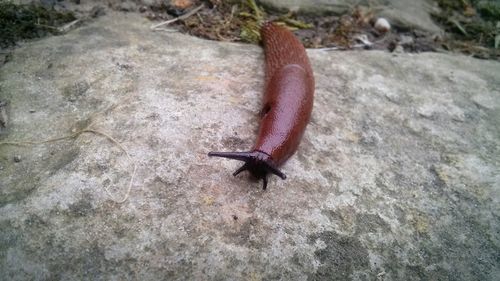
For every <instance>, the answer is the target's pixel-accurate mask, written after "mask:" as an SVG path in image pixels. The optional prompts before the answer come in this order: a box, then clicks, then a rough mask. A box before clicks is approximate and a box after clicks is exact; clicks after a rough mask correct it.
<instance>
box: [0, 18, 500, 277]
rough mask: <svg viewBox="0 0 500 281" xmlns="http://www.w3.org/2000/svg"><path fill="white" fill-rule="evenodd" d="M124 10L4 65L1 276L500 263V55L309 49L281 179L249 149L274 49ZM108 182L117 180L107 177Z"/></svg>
mask: <svg viewBox="0 0 500 281" xmlns="http://www.w3.org/2000/svg"><path fill="white" fill-rule="evenodd" d="M148 27H149V23H148V22H147V21H146V20H144V19H142V18H140V17H139V16H134V15H131V14H113V13H111V14H109V15H107V16H106V17H103V18H101V19H99V20H98V21H96V22H95V23H92V24H89V25H88V26H85V27H82V28H80V29H78V30H75V31H73V32H71V33H70V34H67V35H65V36H60V37H52V38H47V39H44V40H40V41H38V42H32V43H30V44H27V45H25V46H24V47H21V48H19V49H17V50H16V51H15V53H14V54H13V56H12V60H11V61H10V62H9V63H7V64H6V65H4V66H3V67H2V68H1V69H0V99H1V100H5V101H7V102H8V110H7V113H8V118H9V122H8V127H7V131H5V132H4V133H3V134H2V136H1V138H2V139H1V140H0V141H7V140H21V139H38V140H42V139H47V138H51V137H56V136H60V135H65V134H69V133H70V132H71V129H75V130H77V129H78V128H83V127H85V126H87V125H89V124H90V123H92V124H93V125H92V128H95V129H98V130H99V131H102V132H106V133H108V134H109V135H111V136H113V137H114V138H115V139H117V140H118V141H120V142H121V143H122V144H123V145H124V146H125V147H126V148H127V150H128V151H129V153H130V155H131V157H132V158H133V160H134V161H135V162H136V163H137V167H138V169H137V175H136V178H135V180H134V183H133V186H132V190H131V193H130V198H129V200H128V201H126V202H125V203H123V204H117V203H114V202H113V201H112V200H111V199H121V198H122V196H123V195H124V194H125V192H126V187H127V184H128V180H129V178H130V172H131V169H132V163H130V162H129V161H128V159H127V158H126V156H125V155H124V153H123V152H122V151H121V150H120V149H119V148H118V147H116V146H115V145H113V143H111V142H110V141H109V140H108V139H106V138H104V137H102V136H98V135H95V134H91V133H85V134H82V135H79V136H78V137H77V138H75V139H73V140H64V141H60V142H52V143H47V144H44V145H37V146H34V147H14V146H0V166H1V168H0V179H1V182H0V272H2V274H1V275H0V276H1V277H0V279H2V280H27V279H35V280H58V279H59V280H60V279H64V280H81V279H92V280H101V279H102V280H123V279H133V280H165V279H168V280H172V279H174V280H175V279H177V280H184V279H195V280H200V279H205V280H206V279H210V280H213V279H215V280H222V279H229V280H270V279H284V280H341V279H352V280H375V279H380V280H422V279H423V280H428V279H434V280H446V279H450V280H498V276H499V274H500V267H499V264H498V260H499V256H498V255H499V254H498V253H500V249H499V247H500V241H499V240H500V237H499V231H500V227H499V215H500V207H499V206H500V204H499V203H500V202H499V201H500V194H499V192H500V191H499V190H500V185H499V183H500V174H499V170H500V169H499V167H500V165H499V159H500V129H499V127H498V124H499V121H500V106H499V101H500V64H499V63H498V62H492V61H481V60H475V59H472V58H468V57H464V56H456V55H445V54H432V53H426V54H420V55H412V54H399V55H393V54H389V53H384V52H324V51H319V50H311V51H309V54H310V58H311V61H312V63H313V66H314V70H315V74H316V83H317V87H316V99H315V107H314V112H313V118H312V122H311V124H310V125H309V127H308V129H307V132H306V135H305V139H304V141H303V143H302V144H301V147H300V150H299V152H298V153H297V154H296V155H295V156H294V157H293V158H292V159H291V160H290V161H289V162H288V163H287V164H286V165H285V166H284V167H283V171H284V172H285V173H286V174H287V175H288V179H287V180H286V181H281V180H279V179H276V178H273V179H272V180H271V182H270V185H269V188H268V190H267V191H262V190H261V189H260V183H258V182H253V181H251V180H250V179H248V178H247V176H246V175H242V176H239V177H237V178H233V177H232V176H231V173H232V172H233V171H234V169H236V168H237V167H238V163H235V162H231V161H226V160H221V159H209V158H208V157H207V156H206V153H207V152H208V151H210V150H245V149H248V148H250V147H251V145H252V143H253V140H254V138H255V134H256V131H257V126H258V116H257V113H258V111H259V106H260V97H261V93H262V86H263V84H262V81H263V55H262V51H261V49H260V48H259V47H257V46H249V45H241V44H227V43H218V42H210V41H203V40H200V39H196V38H191V37H188V36H185V35H181V34H177V33H151V32H150V31H149V30H148ZM105 189H108V190H109V192H110V193H111V195H112V196H113V197H112V198H110V196H109V195H108V194H107V193H106V191H105Z"/></svg>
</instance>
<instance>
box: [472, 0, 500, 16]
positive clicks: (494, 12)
mask: <svg viewBox="0 0 500 281" xmlns="http://www.w3.org/2000/svg"><path fill="white" fill-rule="evenodd" d="M476 9H477V11H478V12H479V14H480V15H481V17H482V18H483V19H485V20H491V21H500V2H489V1H480V2H478V3H477V6H476Z"/></svg>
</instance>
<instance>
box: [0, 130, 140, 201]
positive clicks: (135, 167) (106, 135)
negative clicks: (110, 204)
mask: <svg viewBox="0 0 500 281" xmlns="http://www.w3.org/2000/svg"><path fill="white" fill-rule="evenodd" d="M91 125H92V124H91ZM89 127H90V125H89ZM89 127H87V128H85V129H82V130H80V131H77V132H75V133H73V134H71V135H66V136H62V137H58V138H53V139H48V140H43V141H10V142H9V141H6V142H0V146H2V145H17V146H28V145H37V144H44V143H49V142H55V141H60V140H65V139H72V138H76V137H78V136H79V135H81V134H83V133H93V134H96V135H101V136H103V137H105V138H107V139H108V140H109V141H111V142H112V143H113V144H115V145H116V146H118V147H119V148H120V149H121V150H122V151H123V152H125V155H127V158H128V159H129V161H130V163H132V165H133V166H134V168H133V171H132V175H131V176H130V181H129V184H128V187H127V191H126V193H125V196H124V197H123V198H122V199H120V200H116V199H113V196H112V195H111V192H109V190H108V188H106V187H104V190H106V193H107V194H108V196H109V197H110V198H112V199H111V200H113V201H114V202H115V203H119V204H121V203H124V202H125V201H127V199H128V197H129V195H130V191H131V190H132V184H133V183H134V178H135V174H136V171H137V165H136V163H135V162H134V161H133V159H132V157H131V156H130V154H129V153H128V150H127V149H126V148H125V147H124V146H123V145H122V144H121V143H120V142H119V141H117V140H116V139H115V138H113V137H112V136H110V135H108V134H106V133H104V132H101V131H98V130H95V129H91V128H89Z"/></svg>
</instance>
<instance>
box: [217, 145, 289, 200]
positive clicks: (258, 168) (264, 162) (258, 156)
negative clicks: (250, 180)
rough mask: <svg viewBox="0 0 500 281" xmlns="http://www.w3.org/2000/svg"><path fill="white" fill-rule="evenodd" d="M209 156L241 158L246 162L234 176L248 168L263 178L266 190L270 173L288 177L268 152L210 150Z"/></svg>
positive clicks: (253, 173)
mask: <svg viewBox="0 0 500 281" xmlns="http://www.w3.org/2000/svg"><path fill="white" fill-rule="evenodd" d="M208 156H215V157H223V158H229V159H234V160H240V161H243V162H245V164H243V166H241V167H240V168H238V169H237V170H236V171H235V172H234V173H233V176H236V175H238V174H239V173H241V172H243V171H245V170H248V171H249V172H250V174H252V176H254V177H255V178H257V179H262V180H263V182H264V185H263V189H264V190H265V189H266V188H267V175H268V174H269V173H271V174H275V175H277V176H278V177H280V178H281V179H283V180H284V179H286V175H285V174H283V173H282V172H281V171H280V170H278V168H276V166H275V165H274V163H273V162H272V160H271V156H269V155H268V154H266V153H264V152H261V151H258V150H255V151H248V152H213V151H212V152H210V153H208Z"/></svg>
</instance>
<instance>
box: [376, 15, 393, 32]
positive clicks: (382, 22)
mask: <svg viewBox="0 0 500 281" xmlns="http://www.w3.org/2000/svg"><path fill="white" fill-rule="evenodd" d="M373 27H375V29H376V30H377V31H378V32H382V33H386V32H387V31H389V30H391V24H390V23H389V21H387V20H386V19H384V18H378V19H377V21H375V24H374V25H373Z"/></svg>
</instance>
